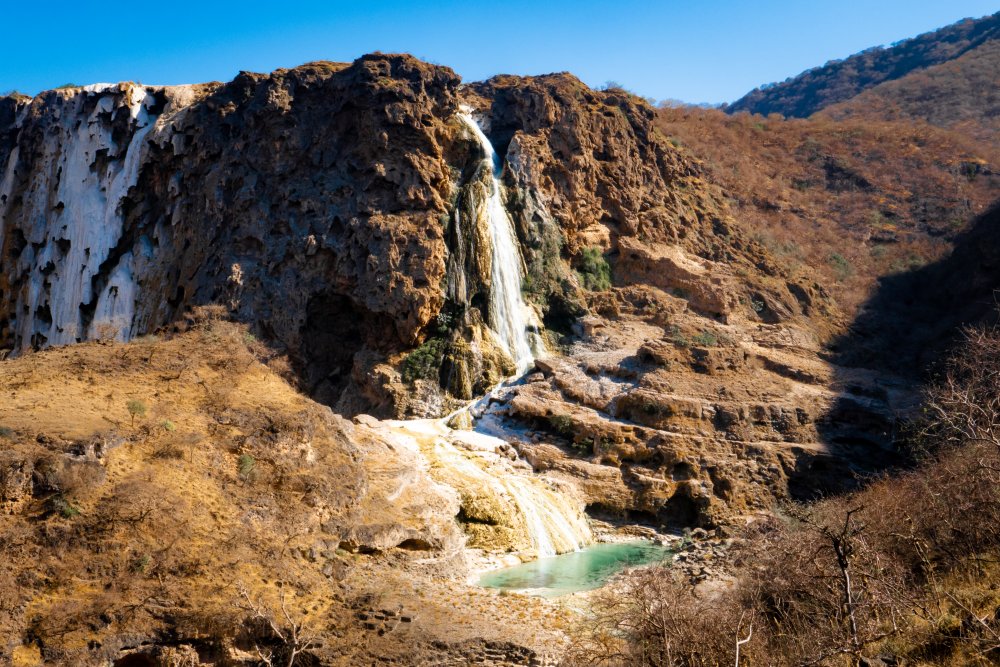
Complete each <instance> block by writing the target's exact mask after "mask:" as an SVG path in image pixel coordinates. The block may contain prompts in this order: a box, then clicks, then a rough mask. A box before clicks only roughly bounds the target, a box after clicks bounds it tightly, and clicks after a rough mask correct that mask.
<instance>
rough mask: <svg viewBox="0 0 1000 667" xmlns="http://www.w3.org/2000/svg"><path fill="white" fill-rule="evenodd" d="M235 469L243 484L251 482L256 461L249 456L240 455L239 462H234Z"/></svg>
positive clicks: (255, 470)
mask: <svg viewBox="0 0 1000 667" xmlns="http://www.w3.org/2000/svg"><path fill="white" fill-rule="evenodd" d="M236 469H237V471H238V473H239V476H240V479H241V480H242V481H244V482H249V481H251V480H253V478H254V476H255V473H256V472H257V460H256V459H254V457H252V456H250V455H249V454H241V455H240V458H239V460H238V461H237V462H236Z"/></svg>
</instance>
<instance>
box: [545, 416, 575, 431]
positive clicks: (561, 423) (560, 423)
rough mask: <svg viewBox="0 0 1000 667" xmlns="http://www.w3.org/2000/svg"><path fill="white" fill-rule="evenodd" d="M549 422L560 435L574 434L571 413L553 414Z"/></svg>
mask: <svg viewBox="0 0 1000 667" xmlns="http://www.w3.org/2000/svg"><path fill="white" fill-rule="evenodd" d="M549 424H550V425H551V426H552V428H553V429H554V430H555V432H556V433H558V434H559V435H563V436H570V435H573V418H572V417H570V416H569V415H552V416H550V417H549Z"/></svg>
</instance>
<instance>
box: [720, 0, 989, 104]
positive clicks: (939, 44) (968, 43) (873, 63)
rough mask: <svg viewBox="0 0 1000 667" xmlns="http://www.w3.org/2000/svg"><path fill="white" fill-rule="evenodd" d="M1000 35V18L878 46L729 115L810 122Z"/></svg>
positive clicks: (760, 94)
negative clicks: (745, 113)
mask: <svg viewBox="0 0 1000 667" xmlns="http://www.w3.org/2000/svg"><path fill="white" fill-rule="evenodd" d="M998 36H1000V14H994V15H992V16H986V17H983V18H980V19H965V20H963V21H959V22H958V23H955V24H953V25H950V26H947V27H945V28H941V29H940V30H935V31H933V32H928V33H925V34H923V35H920V36H918V37H914V38H912V39H907V40H903V41H902V42H898V43H896V44H893V45H892V46H890V47H888V48H884V47H874V48H871V49H868V50H866V51H862V52H861V53H857V54H855V55H853V56H851V57H849V58H846V59H844V60H835V61H831V62H829V63H827V64H825V65H823V66H821V67H816V68H814V69H811V70H808V71H806V72H803V73H802V74H799V75H798V76H796V77H793V78H790V79H787V80H786V81H783V82H781V83H775V84H771V85H768V86H762V87H760V88H758V89H756V90H753V91H751V92H750V93H748V94H747V95H745V96H744V97H742V98H740V99H739V100H737V101H736V102H733V103H732V104H730V105H728V106H727V107H726V111H727V112H729V113H736V112H739V111H749V112H751V113H758V114H762V115H765V116H766V115H770V114H772V113H778V114H781V115H783V116H785V117H788V118H806V117H808V116H811V115H812V114H814V113H816V112H817V111H819V110H820V109H823V108H826V107H828V106H831V105H833V104H837V103H838V102H843V101H845V100H848V99H850V98H852V97H854V96H855V95H858V94H859V93H862V92H863V91H865V90H868V89H869V88H873V87H875V86H877V85H879V84H881V83H885V82H887V81H894V80H896V79H901V78H902V77H904V76H906V75H907V74H910V73H912V72H914V71H917V70H921V69H924V68H927V67H931V66H933V65H940V64H942V63H945V62H947V61H950V60H953V59H955V58H959V57H961V56H962V55H963V54H965V53H967V52H969V51H972V50H973V49H976V48H977V47H979V46H980V45H983V44H985V43H987V42H989V41H990V40H994V39H996V38H997V37H998Z"/></svg>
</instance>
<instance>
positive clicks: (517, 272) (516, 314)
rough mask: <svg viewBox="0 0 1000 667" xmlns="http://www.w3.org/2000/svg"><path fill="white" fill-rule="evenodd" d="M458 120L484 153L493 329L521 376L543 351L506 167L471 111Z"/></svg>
mask: <svg viewBox="0 0 1000 667" xmlns="http://www.w3.org/2000/svg"><path fill="white" fill-rule="evenodd" d="M458 118H459V120H460V121H461V122H462V123H463V124H464V125H465V126H466V127H468V128H469V130H470V131H471V132H472V134H473V136H474V137H475V138H476V141H477V142H478V143H479V146H480V148H481V150H482V151H483V154H484V157H483V160H482V162H481V164H480V167H479V168H480V169H482V170H486V171H487V172H488V175H489V179H488V184H489V193H488V195H487V196H486V197H485V198H482V199H480V200H479V201H476V202H475V214H476V216H477V218H478V220H476V222H477V223H479V224H482V225H483V226H485V228H486V229H487V230H489V240H490V245H491V248H490V250H491V253H490V298H489V313H488V315H489V318H488V319H489V326H490V328H491V329H492V330H493V331H494V332H495V333H496V334H497V338H498V339H499V341H500V343H501V344H502V345H503V347H504V349H505V350H506V351H507V353H508V354H510V356H511V358H512V359H513V360H514V364H515V366H516V367H517V374H518V375H521V374H522V373H524V372H525V371H527V370H528V369H529V368H530V367H531V362H532V361H533V360H534V358H535V355H536V353H537V352H540V351H541V349H542V342H541V339H540V338H539V337H538V336H537V335H534V336H533V335H531V334H530V333H529V327H530V328H532V329H535V330H537V328H538V326H537V322H536V321H535V320H536V318H535V314H534V311H532V310H531V309H530V308H529V307H528V305H527V304H526V303H525V302H524V299H523V298H521V284H522V281H523V275H524V274H523V271H522V268H521V267H522V262H521V253H520V252H519V250H518V244H517V238H516V236H515V235H514V223H513V222H512V221H511V219H510V216H509V215H507V210H506V209H505V208H504V205H503V198H502V191H501V186H500V173H501V167H502V165H501V163H500V157H499V156H498V155H497V154H496V151H495V150H493V144H491V143H490V140H489V138H488V137H487V136H486V134H485V133H484V132H483V130H482V128H480V127H479V124H478V123H477V122H476V120H475V119H474V118H473V117H472V115H471V113H470V112H469V110H468V109H466V108H463V109H462V111H461V112H460V113H459V114H458Z"/></svg>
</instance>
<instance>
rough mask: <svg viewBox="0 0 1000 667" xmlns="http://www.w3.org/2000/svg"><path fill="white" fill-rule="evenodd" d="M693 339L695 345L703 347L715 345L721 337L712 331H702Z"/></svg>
mask: <svg viewBox="0 0 1000 667" xmlns="http://www.w3.org/2000/svg"><path fill="white" fill-rule="evenodd" d="M691 341H692V342H693V343H694V344H695V345H700V346H702V347H715V346H716V345H718V344H719V337H718V336H716V335H715V334H714V333H712V332H711V331H702V332H701V333H700V334H698V335H697V336H694V337H693V338H692V339H691Z"/></svg>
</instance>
